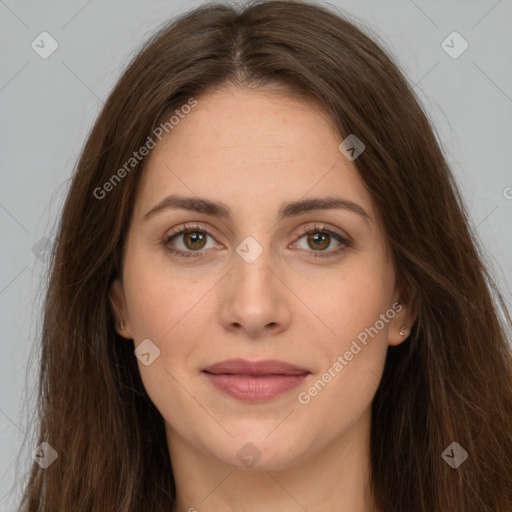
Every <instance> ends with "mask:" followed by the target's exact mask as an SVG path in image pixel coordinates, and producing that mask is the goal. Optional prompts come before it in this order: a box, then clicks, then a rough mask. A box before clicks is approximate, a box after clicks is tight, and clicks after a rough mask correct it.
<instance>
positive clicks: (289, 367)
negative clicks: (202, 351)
mask: <svg viewBox="0 0 512 512" xmlns="http://www.w3.org/2000/svg"><path fill="white" fill-rule="evenodd" d="M203 371H204V372H208V373H214V374H222V373H224V374H236V375H305V374H307V373H309V371H308V370H306V369H304V368H299V367H298V366H295V365H293V364H290V363H286V362H285V361H278V360H277V359H268V360H265V361H254V362H252V361H246V360H245V359H227V360H225V361H220V362H219V363H215V364H212V365H210V366H207V367H206V368H204V369H203Z"/></svg>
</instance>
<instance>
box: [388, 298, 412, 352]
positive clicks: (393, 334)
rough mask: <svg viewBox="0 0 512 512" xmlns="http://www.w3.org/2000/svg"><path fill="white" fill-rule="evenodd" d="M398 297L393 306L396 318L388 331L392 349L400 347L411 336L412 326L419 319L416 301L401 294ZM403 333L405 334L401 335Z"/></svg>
mask: <svg viewBox="0 0 512 512" xmlns="http://www.w3.org/2000/svg"><path fill="white" fill-rule="evenodd" d="M401 295H402V297H401V298H400V296H397V297H396V299H397V300H395V301H394V302H393V303H392V306H391V309H393V310H394V311H395V317H394V318H393V319H392V320H391V322H390V325H389V331H388V344H389V345H391V346H392V347H395V346H397V345H400V343H402V342H404V341H405V340H406V339H407V338H408V337H409V335H410V334H411V329H412V326H413V325H414V322H415V321H416V318H417V317H418V312H417V310H416V307H415V301H414V300H413V299H412V298H410V297H408V296H407V297H406V296H404V295H403V294H401ZM400 332H403V333H404V334H400Z"/></svg>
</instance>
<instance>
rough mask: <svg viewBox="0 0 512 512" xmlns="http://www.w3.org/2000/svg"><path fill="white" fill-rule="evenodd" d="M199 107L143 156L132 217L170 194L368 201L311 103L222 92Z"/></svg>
mask: <svg viewBox="0 0 512 512" xmlns="http://www.w3.org/2000/svg"><path fill="white" fill-rule="evenodd" d="M196 101H197V105H196V106H195V107H194V108H193V109H192V110H191V111H190V113H188V114H186V115H184V116H182V118H181V119H180V120H179V123H178V124H177V125H175V126H174V127H173V128H172V130H171V131H170V132H169V133H168V134H167V135H165V136H164V137H163V138H162V141H161V142H159V143H158V144H157V145H156V148H155V149H153V150H152V151H151V153H150V154H149V155H148V161H147V162H146V168H145V170H144V173H143V176H142V180H141V183H140V185H139V191H138V194H137V206H136V209H137V210H139V211H140V210H142V209H143V210H144V212H145V211H147V210H148V209H149V208H151V206H152V205H153V204H154V203H155V202H157V201H159V200H160V199H162V198H163V197H164V196H165V195H168V194H171V193H183V194H185V193H186V194H187V195H189V196H190V195H197V196H201V197H205V196H207V197H212V198H216V199H219V200H222V201H223V202H225V203H227V204H232V205H233V207H234V209H237V206H242V205H245V206H246V207H249V206H251V207H252V208H253V210H252V211H253V212H256V211H258V210H261V209H262V208H267V207H269V208H271V207H272V206H273V205H274V204H275V205H276V207H277V204H281V203H282V202H283V200H287V199H288V200H297V199H299V198H304V197H307V196H308V195H313V196H315V197H317V196H319V195H320V196H321V195H331V196H332V195H338V196H340V195H341V196H343V197H346V198H349V199H350V200H352V201H357V202H359V203H364V205H365V209H366V210H367V211H368V212H369V213H370V212H371V211H372V208H371V200H370V196H369V195H368V193H367V191H366V189H365V187H364V185H363V183H362V181H361V179H360V177H359V173H358V171H357V168H356V166H355V165H354V163H353V162H351V161H349V160H348V159H347V158H346V157H345V156H344V155H343V154H342V153H341V152H340V150H339V149H338V146H339V144H340V143H341V141H342V139H341V136H340V135H339V134H338V132H337V130H336V129H335V127H334V124H333V122H332V120H331V118H330V117H329V115H328V114H327V113H326V112H325V111H324V110H323V109H321V108H320V106H319V105H318V104H317V103H315V102H311V101H306V100H305V99H302V98H296V97H293V96H289V97H286V96H283V95H282V94H272V93H268V92H266V91H261V90H259V91H254V90H245V89H244V90H241V89H238V88H226V89H222V90H215V91H211V92H208V93H206V94H204V95H202V96H199V97H197V98H196Z"/></svg>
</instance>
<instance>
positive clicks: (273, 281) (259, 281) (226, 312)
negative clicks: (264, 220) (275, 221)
mask: <svg viewBox="0 0 512 512" xmlns="http://www.w3.org/2000/svg"><path fill="white" fill-rule="evenodd" d="M261 233H262V234H256V235H251V236H247V237H246V238H244V239H243V240H242V241H241V242H240V243H239V244H238V245H237V246H236V247H235V253H234V254H233V262H232V263H233V264H232V267H231V270H230V272H229V277H228V279H227V281H226V283H225V284H224V285H223V286H224V288H223V294H224V296H223V300H222V301H221V321H222V323H223V324H224V326H225V327H226V328H228V329H230V328H232V327H233V326H238V327H241V328H243V329H244V330H245V331H246V332H247V333H248V334H250V335H251V336H256V335H258V334H261V332H262V331H261V330H262V329H264V328H265V327H266V326H272V327H274V328H276V329H277V330H278V331H279V330H280V329H283V328H286V326H287V325H288V324H289V322H290V320H291V317H290V311H289V308H288V307H287V306H286V304H285V299H286V297H285V294H284V293H283V290H282V289H280V288H281V287H282V284H281V283H280V280H279V279H277V278H276V276H275V275H274V274H277V273H279V270H278V269H277V268H276V257H275V256H276V255H275V254H274V253H273V252H272V248H271V246H272V241H271V236H270V235H268V234H265V232H264V231H263V230H262V231H261Z"/></svg>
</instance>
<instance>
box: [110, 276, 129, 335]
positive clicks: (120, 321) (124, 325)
mask: <svg viewBox="0 0 512 512" xmlns="http://www.w3.org/2000/svg"><path fill="white" fill-rule="evenodd" d="M109 301H110V306H111V311H112V314H113V316H114V323H115V326H116V332H117V334H119V336H122V337H123V338H126V339H132V336H131V329H130V322H129V318H128V313H127V308H126V302H125V298H124V291H123V287H122V285H121V282H120V281H119V279H118V278H116V279H115V280H114V282H113V283H112V285H111V286H110V290H109Z"/></svg>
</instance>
